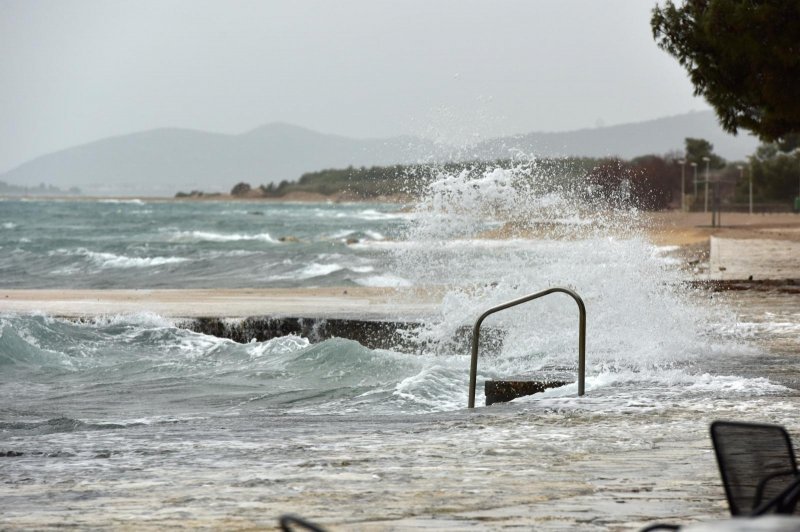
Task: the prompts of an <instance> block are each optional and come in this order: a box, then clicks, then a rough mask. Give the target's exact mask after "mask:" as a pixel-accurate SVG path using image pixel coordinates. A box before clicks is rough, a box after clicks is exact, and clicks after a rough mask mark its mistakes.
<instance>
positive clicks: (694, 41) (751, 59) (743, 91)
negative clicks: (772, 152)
mask: <svg viewBox="0 0 800 532" xmlns="http://www.w3.org/2000/svg"><path fill="white" fill-rule="evenodd" d="M650 24H651V27H652V30H653V37H654V39H655V40H656V42H657V44H658V46H659V47H660V48H662V49H663V50H666V51H667V52H668V53H670V54H671V55H673V56H674V57H675V58H677V59H678V62H679V63H680V64H681V66H683V67H684V68H686V70H687V71H688V73H689V77H690V79H691V81H692V83H693V84H694V87H695V94H696V95H698V96H703V97H705V99H706V100H708V102H709V103H710V104H711V105H712V106H713V107H714V109H715V111H716V113H717V116H718V117H719V119H720V122H721V124H722V127H723V128H724V129H725V130H726V131H728V132H730V133H734V134H735V133H737V132H738V130H739V129H747V130H750V131H752V132H754V133H755V134H757V135H758V136H759V137H760V138H761V139H762V140H765V141H774V140H779V139H782V138H784V137H786V136H787V135H790V134H792V133H800V2H798V1H796V0H684V2H683V4H682V5H681V6H680V7H677V6H676V5H675V4H674V3H673V2H672V0H668V1H667V2H666V3H665V4H664V6H663V7H658V6H656V7H655V8H654V9H653V16H652V18H651V21H650Z"/></svg>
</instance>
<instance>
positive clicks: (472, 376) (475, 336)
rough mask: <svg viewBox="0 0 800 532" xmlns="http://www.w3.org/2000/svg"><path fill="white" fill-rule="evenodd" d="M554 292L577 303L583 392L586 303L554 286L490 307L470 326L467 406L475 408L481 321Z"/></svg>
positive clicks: (565, 289) (573, 293) (580, 384)
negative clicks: (470, 341)
mask: <svg viewBox="0 0 800 532" xmlns="http://www.w3.org/2000/svg"><path fill="white" fill-rule="evenodd" d="M555 292H561V293H563V294H567V295H568V296H570V297H572V299H574V300H575V303H576V304H577V305H578V314H579V317H578V395H579V396H581V395H583V394H584V392H585V388H586V305H584V304H583V299H581V296H579V295H578V294H577V293H575V292H574V291H572V290H570V289H568V288H559V287H555V288H548V289H547V290H543V291H541V292H537V293H535V294H531V295H528V296H524V297H521V298H519V299H514V300H513V301H509V302H508V303H503V304H501V305H497V306H495V307H492V308H490V309H489V310H487V311H486V312H484V313H483V314H481V315H480V317H479V318H478V319H477V320H476V321H475V326H474V327H473V328H472V346H471V351H472V353H471V359H470V365H469V399H468V402H467V407H468V408H475V388H476V385H477V380H478V340H479V339H480V334H481V324H482V323H483V320H485V319H486V318H487V317H488V316H490V315H492V314H494V313H495V312H500V311H501V310H505V309H507V308H511V307H515V306H517V305H521V304H522V303H527V302H528V301H533V300H534V299H539V298H540V297H544V296H546V295H548V294H552V293H555Z"/></svg>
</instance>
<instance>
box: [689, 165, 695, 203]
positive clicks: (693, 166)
mask: <svg viewBox="0 0 800 532" xmlns="http://www.w3.org/2000/svg"><path fill="white" fill-rule="evenodd" d="M689 166H691V167H692V168H694V199H693V200H692V204H694V202H696V201H697V163H689Z"/></svg>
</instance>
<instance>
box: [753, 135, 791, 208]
mask: <svg viewBox="0 0 800 532" xmlns="http://www.w3.org/2000/svg"><path fill="white" fill-rule="evenodd" d="M747 171H750V172H752V179H753V196H754V198H755V201H759V202H761V201H764V202H786V203H788V202H791V199H792V198H793V197H795V196H798V195H800V192H798V190H800V150H794V151H793V152H792V153H784V152H782V151H781V150H780V148H779V147H778V146H777V145H776V144H764V145H762V146H760V147H759V148H758V150H757V151H756V153H755V154H754V155H753V156H751V157H750V164H749V165H748V168H747ZM742 181H743V182H742V183H740V184H739V188H738V193H739V196H740V197H742V196H744V195H745V194H746V192H745V187H746V186H748V182H749V179H744V180H742Z"/></svg>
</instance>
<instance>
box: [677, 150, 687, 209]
mask: <svg viewBox="0 0 800 532" xmlns="http://www.w3.org/2000/svg"><path fill="white" fill-rule="evenodd" d="M678 162H679V163H680V164H681V212H686V191H685V190H684V187H685V186H686V185H685V183H686V159H681V160H680V161H678Z"/></svg>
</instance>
